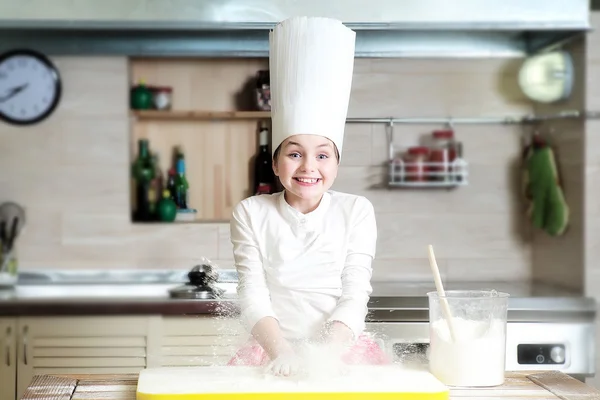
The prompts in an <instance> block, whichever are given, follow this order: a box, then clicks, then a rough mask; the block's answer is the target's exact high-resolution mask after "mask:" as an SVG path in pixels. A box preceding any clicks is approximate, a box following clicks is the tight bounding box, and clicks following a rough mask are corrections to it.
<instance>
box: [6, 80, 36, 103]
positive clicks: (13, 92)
mask: <svg viewBox="0 0 600 400" xmlns="http://www.w3.org/2000/svg"><path fill="white" fill-rule="evenodd" d="M27 86H29V83H24V84H22V85H21V86H16V87H14V88H12V89H11V90H10V91H9V92H8V94H7V95H6V96H4V97H0V103H4V102H5V101H6V100H8V99H10V98H11V97H14V96H16V95H17V94H19V93H20V92H22V91H23V90H25V88H27Z"/></svg>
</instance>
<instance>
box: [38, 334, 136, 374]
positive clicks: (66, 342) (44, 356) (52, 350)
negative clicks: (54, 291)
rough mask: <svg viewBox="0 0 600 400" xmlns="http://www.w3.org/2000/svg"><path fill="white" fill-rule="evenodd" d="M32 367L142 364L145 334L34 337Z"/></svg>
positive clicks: (91, 366)
mask: <svg viewBox="0 0 600 400" xmlns="http://www.w3.org/2000/svg"><path fill="white" fill-rule="evenodd" d="M30 351H31V356H32V358H33V359H32V362H33V367H34V368H123V367H128V368H129V367H136V368H144V367H145V366H146V338H145V337H70V338H65V337H35V338H34V339H33V343H32V346H30Z"/></svg>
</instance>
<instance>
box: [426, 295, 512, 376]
mask: <svg viewBox="0 0 600 400" xmlns="http://www.w3.org/2000/svg"><path fill="white" fill-rule="evenodd" d="M427 296H428V298H429V338H430V346H429V354H428V358H429V371H430V372H431V373H432V374H433V375H434V376H435V377H436V378H437V379H439V380H440V381H441V382H442V383H444V384H446V385H448V386H465V387H485V386H497V385H501V384H503V383H504V371H505V360H506V314H507V309H508V297H509V295H508V294H507V293H501V292H497V291H495V290H446V291H445V294H444V296H440V295H439V294H438V292H429V293H427ZM444 301H445V302H446V304H447V305H448V310H449V311H450V315H451V326H450V327H449V325H448V320H447V318H446V315H447V313H445V312H444V309H443V308H442V307H443V302H444ZM449 328H452V332H451V331H450V329H449ZM451 333H453V335H452V334H451ZM453 336H454V340H453V339H452V337H453Z"/></svg>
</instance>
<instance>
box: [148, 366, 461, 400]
mask: <svg viewBox="0 0 600 400" xmlns="http://www.w3.org/2000/svg"><path fill="white" fill-rule="evenodd" d="M262 371H263V369H262V368H256V367H234V368H231V367H226V366H225V367H216V366H215V367H211V368H206V367H162V368H148V369H143V370H142V371H140V375H139V379H138V385H137V389H136V398H137V400H167V399H168V400H172V399H186V400H191V399H203V400H221V399H224V398H227V399H239V400H253V399H263V400H270V399H292V398H294V399H306V400H311V399H315V400H317V399H325V398H326V399H330V400H350V399H358V398H365V399H367V398H368V399H370V400H383V399H390V398H394V399H406V400H408V399H415V400H416V399H418V400H446V399H448V398H449V391H448V388H447V387H446V386H444V385H443V384H442V383H441V382H439V381H438V380H437V379H436V378H435V377H434V376H433V375H431V374H430V373H429V372H428V371H426V370H423V369H417V368H405V367H402V366H399V365H385V366H376V365H375V366H349V367H348V368H346V369H345V370H344V373H343V374H335V373H331V371H329V372H330V373H324V374H322V375H320V376H319V375H317V374H309V376H307V377H303V376H302V375H300V376H298V377H295V379H289V378H285V377H276V376H270V375H265V374H264V372H262Z"/></svg>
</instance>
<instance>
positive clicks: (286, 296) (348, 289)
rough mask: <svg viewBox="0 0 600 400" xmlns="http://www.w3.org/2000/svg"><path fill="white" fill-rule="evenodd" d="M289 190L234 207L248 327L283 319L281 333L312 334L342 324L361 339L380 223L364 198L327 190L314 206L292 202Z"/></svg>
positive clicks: (235, 249) (236, 251)
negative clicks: (325, 326)
mask: <svg viewBox="0 0 600 400" xmlns="http://www.w3.org/2000/svg"><path fill="white" fill-rule="evenodd" d="M283 193H284V192H280V193H275V194H272V195H260V196H253V197H249V198H247V199H244V200H243V201H241V202H240V203H239V204H238V205H236V207H235V208H234V210H233V215H232V219H231V241H232V243H233V253H234V259H235V266H236V269H237V272H238V276H239V284H238V287H237V292H238V297H239V302H240V306H241V315H242V320H243V323H244V325H245V326H246V328H247V329H248V330H249V331H250V330H252V328H253V327H254V325H255V324H256V323H257V322H258V321H259V320H260V319H262V318H264V317H267V316H270V317H273V318H275V319H277V320H278V322H279V325H280V328H281V330H282V333H283V335H284V337H286V338H287V339H304V338H310V337H313V336H314V335H315V334H317V333H318V332H319V330H320V329H321V328H322V327H323V324H324V323H325V322H327V321H340V322H342V323H344V324H345V325H347V326H348V327H349V328H350V329H351V330H352V332H353V333H354V337H355V338H357V337H358V336H359V335H360V333H361V332H362V331H363V330H364V327H365V316H366V314H367V302H368V300H369V295H370V294H371V292H372V288H371V283H370V280H371V274H372V267H371V261H372V260H373V258H374V257H375V247H376V241H377V225H376V221H375V213H374V210H373V205H372V204H371V202H370V201H369V200H367V199H366V198H365V197H362V196H356V195H351V194H346V193H341V192H335V191H328V192H326V193H325V194H324V195H323V198H322V200H321V202H320V204H319V206H318V207H317V209H315V210H314V211H312V212H310V213H307V214H303V213H301V212H299V211H297V210H296V209H294V208H293V207H291V206H290V205H289V204H288V203H287V202H286V201H285V198H284V195H283Z"/></svg>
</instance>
